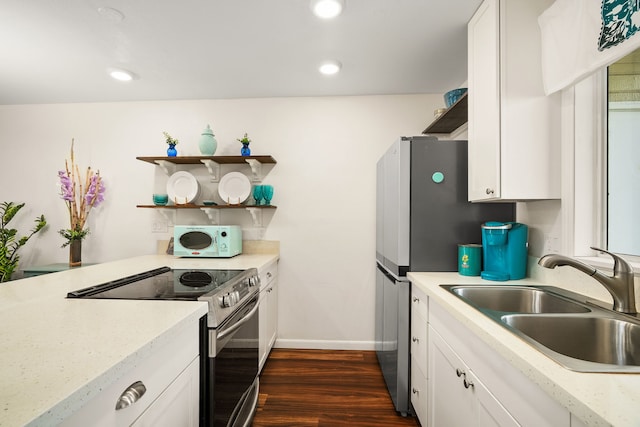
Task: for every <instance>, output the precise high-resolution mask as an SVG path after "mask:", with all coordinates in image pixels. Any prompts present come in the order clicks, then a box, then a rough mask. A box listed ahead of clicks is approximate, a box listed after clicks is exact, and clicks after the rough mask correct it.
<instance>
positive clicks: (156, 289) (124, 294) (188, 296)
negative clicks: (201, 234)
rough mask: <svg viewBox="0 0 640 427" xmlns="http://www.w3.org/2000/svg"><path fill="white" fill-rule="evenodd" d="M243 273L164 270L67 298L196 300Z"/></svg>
mask: <svg viewBox="0 0 640 427" xmlns="http://www.w3.org/2000/svg"><path fill="white" fill-rule="evenodd" d="M243 271H244V270H172V269H170V268H169V267H161V268H157V269H155V270H150V271H145V272H143V273H140V274H135V275H133V276H127V277H123V278H121V279H117V280H113V281H111V282H106V283H102V284H100V285H96V286H91V287H88V288H84V289H78V290H77V291H73V292H69V293H68V294H67V298H102V299H134V300H144V299H148V300H188V301H192V300H197V299H198V297H200V296H202V295H205V294H208V293H210V292H212V291H214V290H215V289H216V288H218V287H219V286H222V285H223V284H224V283H226V282H227V281H229V280H231V279H233V278H234V277H235V276H237V275H239V274H241V273H242V272H243Z"/></svg>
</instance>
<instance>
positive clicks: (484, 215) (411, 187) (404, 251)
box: [375, 136, 515, 415]
mask: <svg viewBox="0 0 640 427" xmlns="http://www.w3.org/2000/svg"><path fill="white" fill-rule="evenodd" d="M376 181H377V182H376V188H377V200H376V261H377V270H376V327H375V348H376V353H377V356H378V362H379V363H380V367H381V368H382V373H383V374H384V379H385V382H386V384H387V388H388V390H389V394H390V395H391V398H392V400H393V403H394V405H395V408H396V411H398V412H400V413H401V414H402V415H408V414H411V413H412V410H411V399H410V387H411V384H410V378H411V376H410V354H409V349H410V345H409V344H410V343H409V339H410V319H411V313H410V307H411V304H410V296H411V287H410V282H409V281H408V279H407V278H406V274H407V272H410V271H457V268H458V264H457V254H458V244H459V243H481V229H480V225H481V224H482V223H484V222H486V221H503V222H504V221H514V220H515V204H513V203H470V202H468V201H467V141H440V140H438V139H437V138H435V137H426V136H416V137H402V138H400V139H398V140H397V141H396V142H395V143H394V144H393V145H392V146H391V147H390V148H389V149H388V150H387V152H386V153H385V154H384V155H383V156H382V158H380V160H379V161H378V164H377V173H376Z"/></svg>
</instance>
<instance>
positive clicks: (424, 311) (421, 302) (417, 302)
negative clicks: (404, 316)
mask: <svg viewBox="0 0 640 427" xmlns="http://www.w3.org/2000/svg"><path fill="white" fill-rule="evenodd" d="M412 288H413V289H412V291H411V313H417V314H418V315H419V316H420V317H422V318H423V319H424V321H425V322H426V321H427V320H428V319H429V315H428V313H429V310H428V304H427V303H428V298H427V296H426V295H425V294H423V293H422V292H420V290H419V289H417V288H416V287H415V286H413V287H412Z"/></svg>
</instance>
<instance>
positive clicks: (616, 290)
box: [538, 247, 636, 314]
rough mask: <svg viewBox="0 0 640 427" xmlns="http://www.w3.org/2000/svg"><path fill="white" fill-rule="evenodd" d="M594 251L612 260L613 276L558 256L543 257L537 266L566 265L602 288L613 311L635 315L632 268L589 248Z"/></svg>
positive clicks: (617, 259) (614, 256)
mask: <svg viewBox="0 0 640 427" xmlns="http://www.w3.org/2000/svg"><path fill="white" fill-rule="evenodd" d="M591 249H593V250H594V251H600V252H604V253H606V254H609V255H611V257H612V258H613V261H614V263H613V276H607V275H606V274H604V273H602V272H600V271H598V270H597V269H595V268H594V267H592V266H590V265H588V264H585V263H583V262H580V261H578V260H576V259H573V258H569V257H566V256H563V255H558V254H548V255H544V256H543V257H542V258H540V260H539V261H538V264H539V265H540V266H542V267H545V268H556V267H558V266H563V265H568V266H570V267H573V268H575V269H577V270H580V271H582V272H583V273H585V274H587V275H589V276H591V277H593V278H594V279H596V280H597V281H598V282H600V283H601V284H602V286H604V287H605V288H606V289H607V291H609V293H610V294H611V296H612V297H613V309H614V310H615V311H618V312H620V313H628V314H636V296H635V289H634V283H633V268H632V267H631V265H629V263H628V262H627V261H625V260H624V259H622V258H621V257H619V256H618V255H616V254H612V253H611V252H608V251H605V250H604V249H599V248H594V247H591Z"/></svg>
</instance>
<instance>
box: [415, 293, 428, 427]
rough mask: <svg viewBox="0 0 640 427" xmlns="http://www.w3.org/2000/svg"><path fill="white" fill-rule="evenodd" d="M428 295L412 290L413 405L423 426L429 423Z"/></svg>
mask: <svg viewBox="0 0 640 427" xmlns="http://www.w3.org/2000/svg"><path fill="white" fill-rule="evenodd" d="M427 302H428V299H427V296H426V295H425V294H424V293H422V292H421V291H420V290H419V289H417V288H415V287H413V289H412V290H411V405H413V409H414V411H415V415H416V417H418V420H420V423H421V424H422V425H423V426H426V425H427V424H426V423H427V330H428V323H427V322H428V314H427V313H428V306H427Z"/></svg>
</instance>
